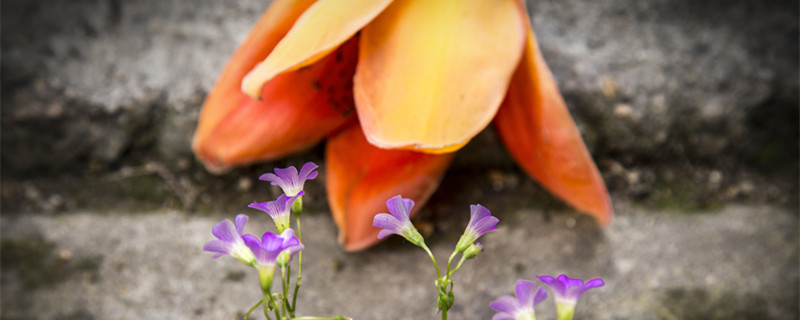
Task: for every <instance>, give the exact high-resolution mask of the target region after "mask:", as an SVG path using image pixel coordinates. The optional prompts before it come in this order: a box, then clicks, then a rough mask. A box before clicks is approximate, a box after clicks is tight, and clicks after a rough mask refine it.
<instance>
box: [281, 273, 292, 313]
mask: <svg viewBox="0 0 800 320" xmlns="http://www.w3.org/2000/svg"><path fill="white" fill-rule="evenodd" d="M291 274H292V269H291V266H289V265H285V266H281V287H282V288H281V289H282V292H283V295H282V296H281V314H282V315H283V316H286V312H287V311H288V312H289V316H290V317H294V314H293V312H292V310H289V278H290V277H291Z"/></svg>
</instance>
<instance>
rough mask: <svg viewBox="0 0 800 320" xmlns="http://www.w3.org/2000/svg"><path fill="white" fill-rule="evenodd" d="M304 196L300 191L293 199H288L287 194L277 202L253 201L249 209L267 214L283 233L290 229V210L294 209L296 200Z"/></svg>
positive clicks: (281, 196)
mask: <svg viewBox="0 0 800 320" xmlns="http://www.w3.org/2000/svg"><path fill="white" fill-rule="evenodd" d="M302 195H303V191H300V192H299V193H298V194H296V195H294V196H291V197H287V196H286V195H285V194H282V195H280V196H279V197H278V199H277V200H275V201H267V202H255V201H253V203H251V204H250V205H249V206H248V207H250V208H253V209H258V210H261V211H264V212H266V213H267V214H268V215H269V216H270V217H271V218H272V220H273V221H275V226H276V227H278V232H283V231H284V230H286V229H289V228H290V224H291V219H290V211H291V210H290V209H291V208H292V205H293V204H294V202H295V200H297V198H299V197H300V196H302Z"/></svg>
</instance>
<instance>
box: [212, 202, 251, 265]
mask: <svg viewBox="0 0 800 320" xmlns="http://www.w3.org/2000/svg"><path fill="white" fill-rule="evenodd" d="M248 219H249V218H248V217H247V216H246V215H243V214H240V215H237V216H236V225H234V224H233V222H231V220H229V219H225V220H222V221H220V223H217V224H216V225H214V227H213V228H211V234H213V235H214V236H215V237H217V239H214V240H211V241H209V242H207V243H206V244H205V245H204V246H203V250H204V251H209V252H214V253H215V254H214V259H217V258H219V257H221V256H223V255H229V256H231V257H234V258H236V259H239V261H242V262H244V263H245V264H248V265H252V264H253V263H254V262H255V259H256V258H255V256H254V255H253V252H252V251H251V250H250V248H248V247H247V245H245V242H244V240H243V239H242V232H244V225H245V224H247V220H248Z"/></svg>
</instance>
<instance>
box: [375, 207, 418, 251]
mask: <svg viewBox="0 0 800 320" xmlns="http://www.w3.org/2000/svg"><path fill="white" fill-rule="evenodd" d="M386 208H387V209H389V212H390V213H391V214H388V213H379V214H376V215H375V218H373V220H372V225H373V226H375V227H378V228H381V229H383V230H381V231H380V232H378V239H383V238H385V237H387V236H389V235H390V234H396V235H399V236H401V237H403V238H406V240H408V241H409V242H411V243H413V244H415V245H417V246H424V244H425V240H424V239H423V238H422V235H421V234H419V231H417V229H416V228H414V225H413V224H411V219H410V218H409V213H410V212H411V209H412V208H414V201H413V200H411V199H403V198H402V197H401V196H400V195H397V196H394V197H392V198H391V199H389V200H386Z"/></svg>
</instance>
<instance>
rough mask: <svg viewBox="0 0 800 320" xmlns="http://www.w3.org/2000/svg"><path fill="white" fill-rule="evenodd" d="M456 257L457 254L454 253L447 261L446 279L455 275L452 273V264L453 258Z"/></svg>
mask: <svg viewBox="0 0 800 320" xmlns="http://www.w3.org/2000/svg"><path fill="white" fill-rule="evenodd" d="M455 257H456V252H455V251H453V253H452V254H451V255H450V258H449V259H447V278H446V279H450V275H451V274H453V273H452V272H450V264H451V263H452V262H453V258H455ZM453 272H455V271H453Z"/></svg>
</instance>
